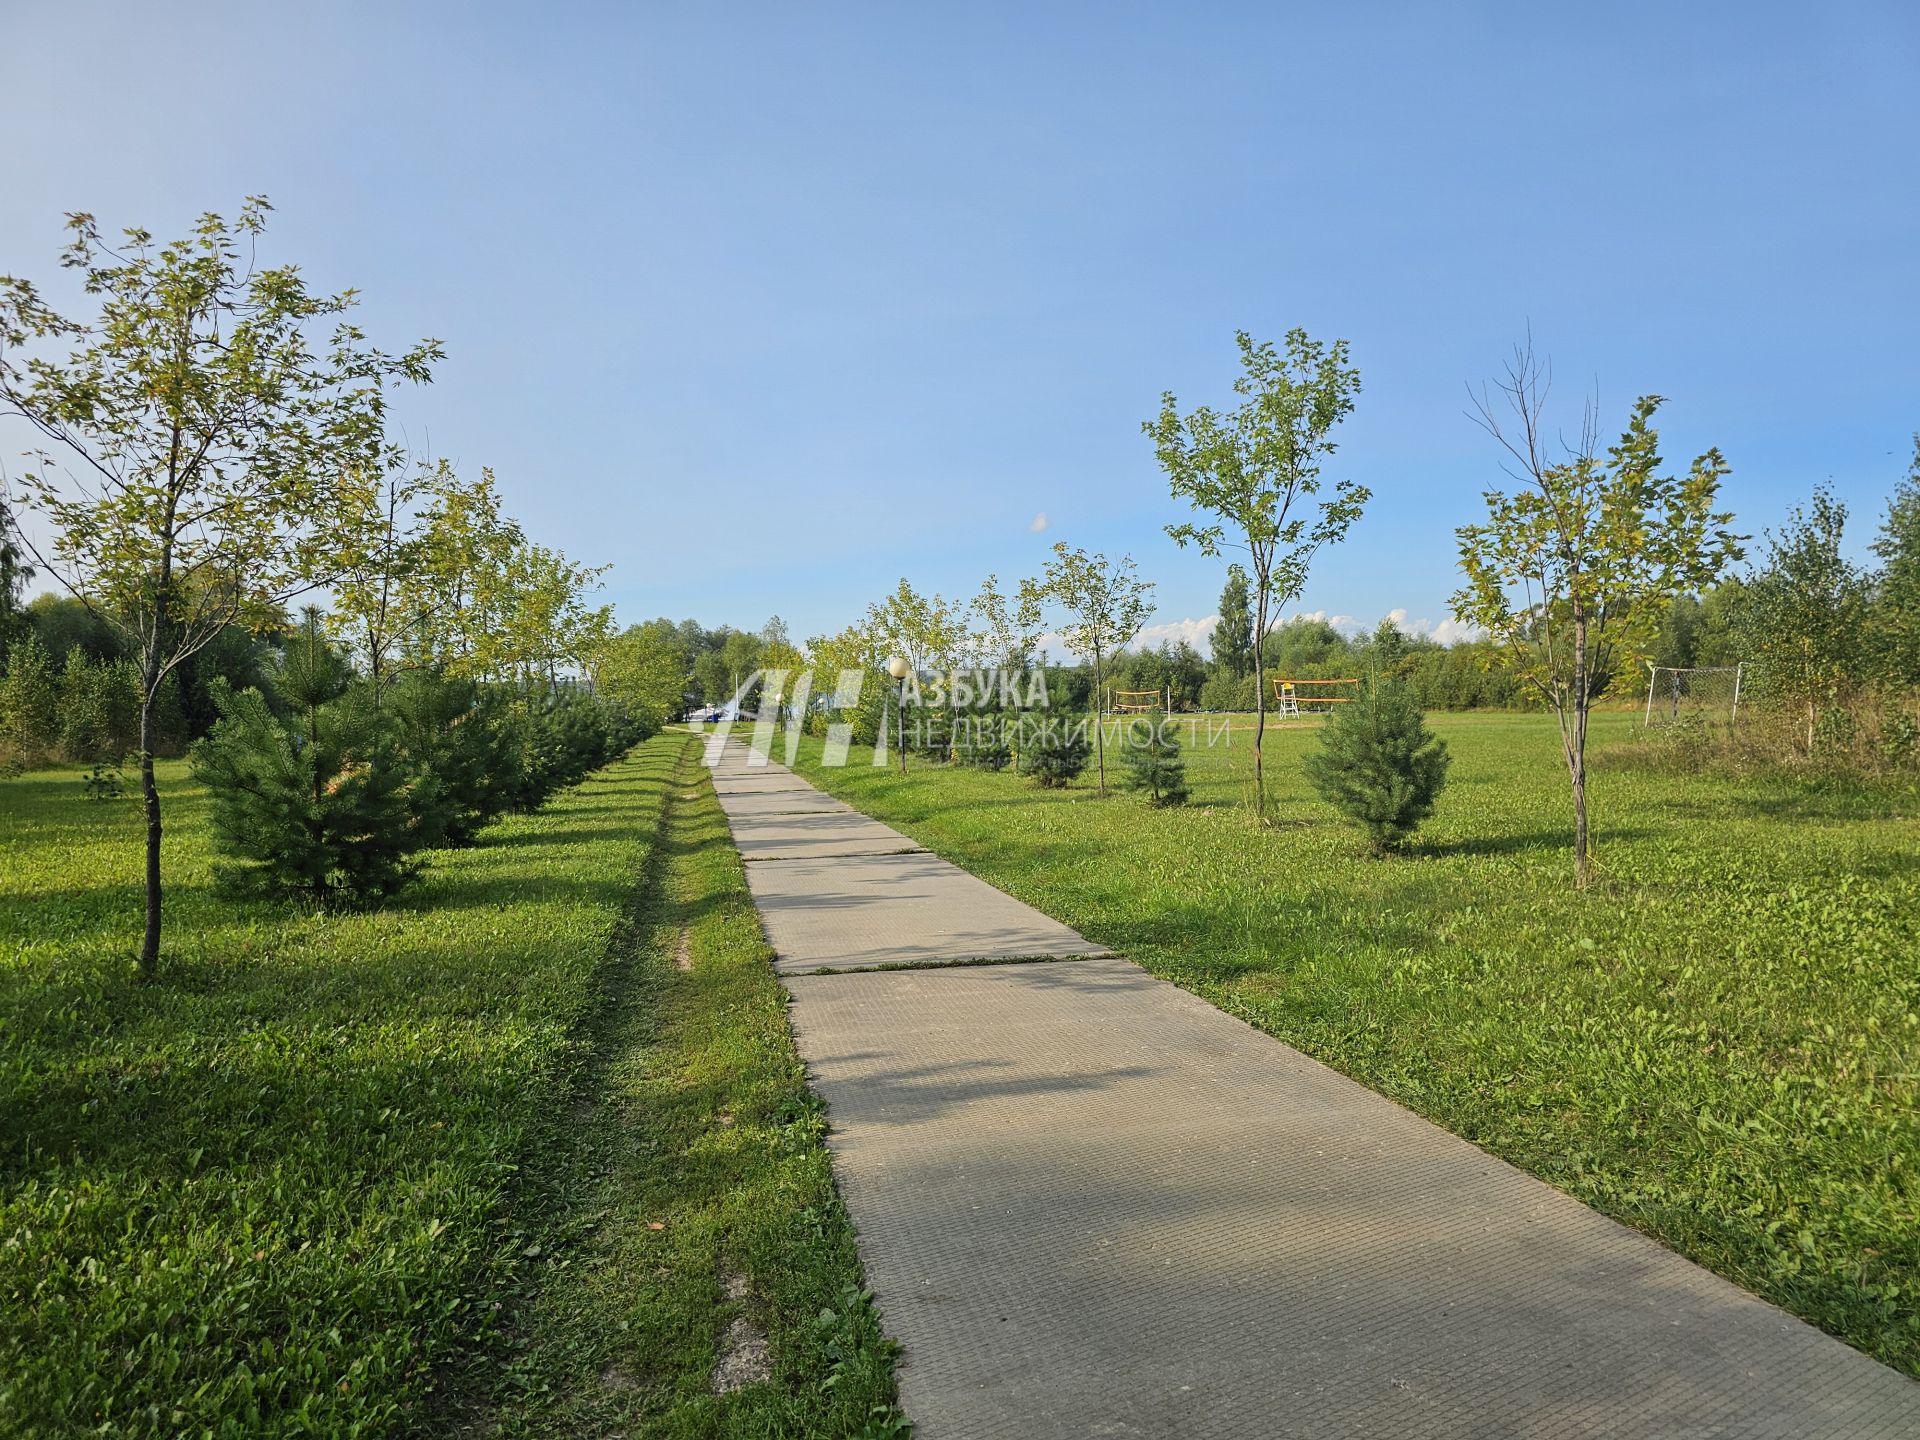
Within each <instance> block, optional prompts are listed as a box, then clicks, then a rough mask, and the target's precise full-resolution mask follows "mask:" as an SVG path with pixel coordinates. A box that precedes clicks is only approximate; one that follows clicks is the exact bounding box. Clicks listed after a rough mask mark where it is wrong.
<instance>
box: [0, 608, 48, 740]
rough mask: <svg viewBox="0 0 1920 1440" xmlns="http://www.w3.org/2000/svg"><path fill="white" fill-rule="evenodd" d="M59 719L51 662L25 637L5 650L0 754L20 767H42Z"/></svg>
mask: <svg viewBox="0 0 1920 1440" xmlns="http://www.w3.org/2000/svg"><path fill="white" fill-rule="evenodd" d="M59 715H60V697H59V690H58V688H57V686H56V684H55V681H54V674H53V660H52V658H51V657H50V656H49V655H48V654H47V651H46V647H45V646H43V645H42V644H41V643H40V642H39V640H38V639H36V638H35V637H34V636H32V635H29V636H27V637H26V638H25V639H23V640H21V641H20V642H19V643H18V644H16V645H13V646H12V647H10V648H9V649H8V651H7V673H6V675H5V677H4V678H0V750H4V751H5V752H6V753H7V756H8V758H9V759H11V760H13V761H15V762H16V763H18V764H20V765H23V766H31V765H38V764H40V763H42V762H43V761H45V760H46V759H47V757H48V756H49V755H51V754H52V753H53V750H54V747H55V744H56V742H57V741H58V739H59V727H60V721H59Z"/></svg>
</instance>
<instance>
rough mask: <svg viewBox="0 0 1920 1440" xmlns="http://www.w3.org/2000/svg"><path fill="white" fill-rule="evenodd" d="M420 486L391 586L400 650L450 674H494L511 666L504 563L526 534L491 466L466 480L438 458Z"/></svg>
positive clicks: (489, 676)
mask: <svg viewBox="0 0 1920 1440" xmlns="http://www.w3.org/2000/svg"><path fill="white" fill-rule="evenodd" d="M425 490H426V499H425V510H424V513H423V514H422V517H421V521H420V533H419V539H418V542H417V548H416V550H415V552H414V554H413V555H412V556H411V557H410V563H409V564H408V565H406V566H405V567H404V568H403V570H402V572H401V575H400V579H399V583H398V586H397V589H398V600H397V602H396V607H395V608H396V609H397V611H398V613H399V616H400V625H401V630H400V639H401V654H402V656H403V657H404V658H405V659H406V660H407V661H408V662H410V663H412V664H415V665H422V666H426V667H428V668H431V669H435V670H438V671H440V672H442V673H443V674H446V675H450V676H454V677H456V678H461V679H475V680H478V679H497V678H501V677H503V676H504V675H506V674H507V673H509V672H510V671H511V668H512V665H511V657H510V656H509V654H508V648H509V639H508V616H509V614H510V611H511V608H512V594H511V577H510V575H509V570H508V566H509V563H510V562H511V560H512V558H513V556H514V554H515V552H516V551H518V550H519V549H520V548H521V547H522V546H523V545H525V543H526V536H525V534H524V533H523V532H522V531H521V529H520V526H519V524H518V522H516V521H514V520H513V519H511V518H509V517H508V515H507V514H506V510H505V508H504V506H503V504H502V502H501V498H500V490H499V487H498V485H497V484H496V482H495V480H494V475H493V471H492V470H490V469H485V468H482V470H481V471H480V478H479V479H478V480H475V481H472V482H471V483H467V482H463V481H461V480H460V478H459V477H458V476H457V475H456V474H454V472H453V469H452V467H451V466H450V465H448V464H446V463H445V462H444V461H443V462H441V463H440V464H438V465H436V466H435V467H434V470H433V473H432V475H431V476H430V477H428V478H427V479H426V481H425Z"/></svg>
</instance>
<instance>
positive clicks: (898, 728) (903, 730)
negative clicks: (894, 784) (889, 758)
mask: <svg viewBox="0 0 1920 1440" xmlns="http://www.w3.org/2000/svg"><path fill="white" fill-rule="evenodd" d="M912 673H913V666H911V665H909V664H908V663H907V658H906V656H904V655H895V656H894V657H893V658H892V659H890V660H888V661H887V674H889V675H891V676H892V677H893V678H894V680H895V682H896V683H897V687H898V688H897V690H896V692H895V695H894V700H893V727H894V728H893V742H894V748H895V749H896V750H898V751H899V752H900V773H901V774H902V775H904V774H906V773H907V676H909V675H911V674H912Z"/></svg>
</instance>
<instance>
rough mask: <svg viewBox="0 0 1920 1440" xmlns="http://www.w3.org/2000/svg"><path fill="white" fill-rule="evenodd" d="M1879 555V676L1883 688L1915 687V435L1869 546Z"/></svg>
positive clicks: (1918, 612) (1918, 611) (1918, 662)
mask: <svg viewBox="0 0 1920 1440" xmlns="http://www.w3.org/2000/svg"><path fill="white" fill-rule="evenodd" d="M1873 553H1874V554H1875V555H1877V556H1879V557H1880V564H1881V570H1880V576H1879V586H1878V593H1877V594H1876V596H1875V601H1874V613H1875V626H1874V630H1875V634H1876V639H1877V645H1876V649H1877V650H1878V651H1879V662H1880V678H1881V679H1882V681H1884V682H1885V683H1886V684H1888V685H1893V686H1908V685H1920V435H1916V436H1914V439H1913V464H1912V466H1911V468H1909V469H1908V471H1907V474H1906V478H1905V479H1904V480H1902V481H1901V482H1900V485H1899V487H1898V488H1896V489H1895V490H1894V492H1893V498H1892V499H1890V500H1888V501H1887V518H1886V519H1885V520H1884V521H1883V522H1882V523H1881V526H1880V536H1879V538H1878V539H1876V540H1875V541H1874V542H1873Z"/></svg>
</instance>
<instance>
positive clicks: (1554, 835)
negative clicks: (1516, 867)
mask: <svg viewBox="0 0 1920 1440" xmlns="http://www.w3.org/2000/svg"><path fill="white" fill-rule="evenodd" d="M1652 833H1653V832H1652V831H1651V830H1645V829H1639V828H1633V827H1629V828H1627V829H1615V828H1613V827H1609V828H1607V829H1606V830H1603V831H1597V832H1595V834H1594V837H1593V843H1594V848H1595V850H1596V851H1597V850H1599V849H1601V848H1602V847H1604V846H1606V845H1608V844H1620V843H1622V842H1625V841H1629V840H1644V839H1646V838H1647V837H1648V836H1649V835H1651V834H1652ZM1533 850H1541V851H1545V850H1565V851H1566V852H1568V854H1569V855H1571V853H1572V851H1573V827H1572V826H1571V825H1569V826H1568V827H1567V828H1566V829H1564V830H1558V829H1556V830H1536V831H1533V832H1532V833H1530V834H1521V835H1476V836H1470V837H1468V838H1466V839H1464V840H1421V841H1418V842H1416V843H1415V844H1412V845H1409V846H1407V847H1406V848H1405V849H1404V850H1402V851H1401V852H1400V853H1401V855H1402V856H1404V857H1408V858H1418V859H1426V860H1442V859H1447V858H1449V857H1451V856H1454V855H1522V854H1525V853H1527V852H1528V851H1533Z"/></svg>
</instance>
